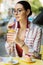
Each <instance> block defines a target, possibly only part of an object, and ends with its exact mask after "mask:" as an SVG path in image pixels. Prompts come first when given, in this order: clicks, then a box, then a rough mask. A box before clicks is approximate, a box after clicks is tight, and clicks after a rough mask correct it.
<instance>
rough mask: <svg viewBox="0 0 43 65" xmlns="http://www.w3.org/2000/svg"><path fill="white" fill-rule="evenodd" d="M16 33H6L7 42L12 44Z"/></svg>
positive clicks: (10, 31)
mask: <svg viewBox="0 0 43 65" xmlns="http://www.w3.org/2000/svg"><path fill="white" fill-rule="evenodd" d="M15 35H16V32H15V31H14V30H9V31H8V33H7V42H8V43H13V42H14V39H15Z"/></svg>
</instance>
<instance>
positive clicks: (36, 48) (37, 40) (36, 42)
mask: <svg viewBox="0 0 43 65" xmlns="http://www.w3.org/2000/svg"><path fill="white" fill-rule="evenodd" d="M41 38H42V29H41V28H38V30H37V35H36V37H35V40H34V46H33V50H34V54H36V55H37V53H38V54H39V52H40V47H41Z"/></svg>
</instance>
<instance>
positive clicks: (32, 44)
mask: <svg viewBox="0 0 43 65" xmlns="http://www.w3.org/2000/svg"><path fill="white" fill-rule="evenodd" d="M13 13H14V16H15V18H16V22H15V23H12V24H8V29H9V30H11V29H14V32H11V33H10V32H9V31H8V34H7V42H8V43H13V44H15V45H16V50H17V53H18V49H19V53H20V54H22V56H25V55H27V56H29V55H33V56H34V57H38V55H39V52H40V44H41V34H42V33H41V28H40V27H39V26H37V25H35V24H33V23H30V22H29V21H28V17H29V16H30V15H31V14H32V11H31V6H30V4H29V3H28V2H27V1H19V2H17V4H16V5H15V8H14V12H13ZM14 37H15V38H14ZM8 43H7V44H8ZM17 45H18V47H17ZM12 49H13V47H12ZM20 49H22V51H21V52H20ZM19 53H18V55H19ZM19 56H21V55H19Z"/></svg>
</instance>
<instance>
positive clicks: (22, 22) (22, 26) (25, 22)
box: [19, 20, 27, 30]
mask: <svg viewBox="0 0 43 65" xmlns="http://www.w3.org/2000/svg"><path fill="white" fill-rule="evenodd" d="M19 23H20V28H21V29H23V30H24V29H26V28H27V20H23V21H20V22H19Z"/></svg>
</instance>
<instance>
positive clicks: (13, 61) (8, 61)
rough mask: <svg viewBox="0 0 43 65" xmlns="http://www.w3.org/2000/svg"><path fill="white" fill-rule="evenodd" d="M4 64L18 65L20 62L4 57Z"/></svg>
mask: <svg viewBox="0 0 43 65" xmlns="http://www.w3.org/2000/svg"><path fill="white" fill-rule="evenodd" d="M2 62H3V63H5V64H9V63H11V64H18V60H14V59H11V58H9V57H2Z"/></svg>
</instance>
